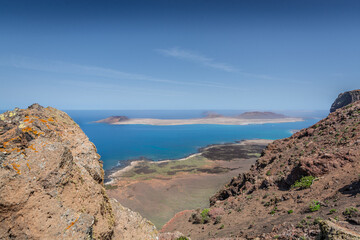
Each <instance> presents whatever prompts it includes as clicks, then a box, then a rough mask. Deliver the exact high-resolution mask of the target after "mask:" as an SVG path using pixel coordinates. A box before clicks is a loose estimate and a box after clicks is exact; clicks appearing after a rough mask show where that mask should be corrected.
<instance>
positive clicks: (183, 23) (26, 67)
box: [0, 0, 360, 110]
mask: <svg viewBox="0 0 360 240" xmlns="http://www.w3.org/2000/svg"><path fill="white" fill-rule="evenodd" d="M0 5H1V7H0V31H1V33H0V83H1V86H2V88H1V94H0V109H12V108H14V107H22V108H23V107H26V106H28V105H30V104H32V103H34V102H38V103H40V104H42V105H44V106H53V107H57V108H60V109H249V110H315V109H328V108H329V107H330V105H331V103H332V102H333V100H334V99H335V98H336V96H337V95H338V93H340V92H342V91H346V90H352V89H357V88H360V84H359V83H360V44H359V43H360V1H351V0H346V1H343V0H341V1H340V0H339V1H332V0H327V1H316V0H291V1H289V0H282V1H281V0H262V1H260V0H249V1H241V0H236V1H226V0H222V1H220V0H218V1H214V0H206V1H200V0H191V1H189V0H171V1H170V0H156V1H155V0H153V1H152V0H143V1H138V0H128V1H114V0H108V1H100V0H99V1H91V0H86V1H85V0H84V1H79V0H71V1H68V0H61V1H60V0H53V1H48V0H46V1H45V0H44V1H38V0H33V1H27V0H24V1H20V0H0Z"/></svg>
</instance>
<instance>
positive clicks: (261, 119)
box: [96, 111, 303, 126]
mask: <svg viewBox="0 0 360 240" xmlns="http://www.w3.org/2000/svg"><path fill="white" fill-rule="evenodd" d="M299 121H303V119H302V118H295V117H288V116H285V115H282V114H278V113H273V112H257V111H256V112H245V113H242V114H240V115H238V116H223V115H221V114H218V113H216V112H205V113H204V117H202V118H191V119H155V118H128V117H126V116H111V117H108V118H105V119H101V120H98V121H96V123H107V124H115V125H128V124H144V125H158V126H166V125H167V126H169V125H189V124H219V125H249V124H265V123H285V122H299Z"/></svg>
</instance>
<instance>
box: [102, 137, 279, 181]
mask: <svg viewBox="0 0 360 240" xmlns="http://www.w3.org/2000/svg"><path fill="white" fill-rule="evenodd" d="M271 142H273V140H268V139H244V140H239V141H235V142H228V143H219V144H209V145H206V146H204V147H201V148H199V149H198V151H197V152H196V153H191V154H188V155H187V156H185V157H183V158H178V159H164V160H160V161H152V160H151V159H146V158H143V159H129V160H127V161H124V162H123V164H122V165H121V166H115V167H113V168H111V169H109V170H106V171H105V180H104V185H111V184H114V183H115V182H116V178H119V177H121V176H122V175H123V174H124V173H126V172H129V171H131V170H133V169H134V168H135V167H137V166H139V164H141V163H145V162H146V163H149V164H161V163H166V162H171V161H185V160H188V159H190V158H193V157H196V156H200V155H201V154H202V152H203V151H205V150H207V149H209V148H214V147H219V146H220V147H221V146H236V145H267V144H269V143H271Z"/></svg>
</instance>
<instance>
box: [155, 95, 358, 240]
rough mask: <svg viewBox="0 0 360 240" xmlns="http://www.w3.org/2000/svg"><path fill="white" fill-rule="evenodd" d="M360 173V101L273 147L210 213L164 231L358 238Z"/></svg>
mask: <svg viewBox="0 0 360 240" xmlns="http://www.w3.org/2000/svg"><path fill="white" fill-rule="evenodd" d="M359 169H360V101H358V102H354V103H352V104H350V105H347V106H345V107H343V108H341V109H338V110H336V111H335V112H333V113H331V114H330V115H329V116H328V117H327V118H325V119H323V120H321V121H320V122H318V123H317V124H315V125H313V126H311V127H309V128H307V129H303V130H301V131H299V132H297V133H295V134H294V135H293V136H291V137H289V138H286V139H282V140H277V141H274V142H273V143H271V144H269V145H268V147H267V148H266V149H265V150H264V152H263V153H262V156H261V157H260V159H259V160H258V161H257V162H256V164H255V165H254V166H252V168H251V169H250V171H248V172H247V173H245V174H241V175H239V176H238V177H235V178H233V179H232V180H231V181H230V182H229V183H228V184H227V185H226V186H224V187H223V188H222V189H221V190H220V191H219V192H218V193H217V194H215V195H214V196H212V197H211V198H210V205H211V207H210V208H209V209H208V210H206V209H203V210H201V209H198V210H193V211H189V212H184V213H183V214H178V215H177V216H176V217H174V218H173V219H172V220H170V221H169V222H168V224H166V225H165V226H164V228H163V229H162V231H175V230H177V231H181V232H187V233H189V236H191V237H192V238H193V239H223V238H226V239H274V238H276V239H316V238H318V239H360V235H359V232H360V225H359V224H360V214H359V207H360V201H359V199H358V197H359V194H360V178H359V173H360V172H359ZM325 219H330V220H332V221H330V222H329V221H325ZM344 229H345V230H344ZM334 231H335V232H337V233H336V234H335V235H334V234H333V235H332V233H331V232H334ZM341 237H343V238H341Z"/></svg>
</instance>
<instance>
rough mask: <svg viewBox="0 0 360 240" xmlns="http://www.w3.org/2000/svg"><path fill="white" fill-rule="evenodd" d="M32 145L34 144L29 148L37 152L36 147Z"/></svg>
mask: <svg viewBox="0 0 360 240" xmlns="http://www.w3.org/2000/svg"><path fill="white" fill-rule="evenodd" d="M33 146H34V144H32V145H30V146H29V148H30V149H31V150H34V151H35V152H38V151H37V150H36V148H34V147H33Z"/></svg>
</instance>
